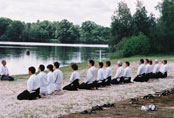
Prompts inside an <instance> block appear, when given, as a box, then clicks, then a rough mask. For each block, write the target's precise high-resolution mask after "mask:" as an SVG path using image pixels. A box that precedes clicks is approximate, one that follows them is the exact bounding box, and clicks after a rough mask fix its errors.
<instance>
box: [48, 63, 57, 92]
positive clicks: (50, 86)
mask: <svg viewBox="0 0 174 118" xmlns="http://www.w3.org/2000/svg"><path fill="white" fill-rule="evenodd" d="M47 71H48V74H47V81H48V86H47V92H48V94H49V95H50V94H52V93H53V92H54V91H55V90H56V89H55V88H56V87H55V80H54V78H53V65H51V64H50V65H48V66H47Z"/></svg>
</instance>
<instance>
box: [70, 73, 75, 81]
mask: <svg viewBox="0 0 174 118" xmlns="http://www.w3.org/2000/svg"><path fill="white" fill-rule="evenodd" d="M73 81H74V73H72V74H71V77H70V82H73Z"/></svg>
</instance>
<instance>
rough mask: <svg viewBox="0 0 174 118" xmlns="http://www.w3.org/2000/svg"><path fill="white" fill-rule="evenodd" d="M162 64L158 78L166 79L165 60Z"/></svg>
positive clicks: (166, 67)
mask: <svg viewBox="0 0 174 118" xmlns="http://www.w3.org/2000/svg"><path fill="white" fill-rule="evenodd" d="M162 63H163V65H162V67H161V69H160V74H159V77H160V78H166V77H167V72H168V65H167V60H163V61H162Z"/></svg>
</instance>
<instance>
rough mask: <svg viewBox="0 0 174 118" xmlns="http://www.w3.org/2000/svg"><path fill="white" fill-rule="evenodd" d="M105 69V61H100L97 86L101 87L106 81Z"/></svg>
mask: <svg viewBox="0 0 174 118" xmlns="http://www.w3.org/2000/svg"><path fill="white" fill-rule="evenodd" d="M104 74H105V71H104V69H103V62H99V63H98V75H97V87H101V86H102V85H103V81H104Z"/></svg>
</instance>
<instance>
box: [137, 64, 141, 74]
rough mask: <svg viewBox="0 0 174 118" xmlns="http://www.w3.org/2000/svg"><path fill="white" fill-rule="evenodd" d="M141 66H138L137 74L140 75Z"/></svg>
mask: <svg viewBox="0 0 174 118" xmlns="http://www.w3.org/2000/svg"><path fill="white" fill-rule="evenodd" d="M140 71H141V66H139V67H138V71H137V75H140Z"/></svg>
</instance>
